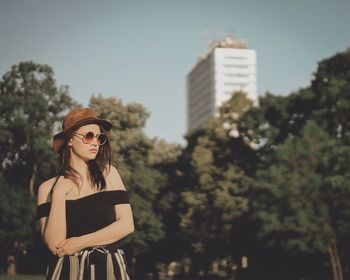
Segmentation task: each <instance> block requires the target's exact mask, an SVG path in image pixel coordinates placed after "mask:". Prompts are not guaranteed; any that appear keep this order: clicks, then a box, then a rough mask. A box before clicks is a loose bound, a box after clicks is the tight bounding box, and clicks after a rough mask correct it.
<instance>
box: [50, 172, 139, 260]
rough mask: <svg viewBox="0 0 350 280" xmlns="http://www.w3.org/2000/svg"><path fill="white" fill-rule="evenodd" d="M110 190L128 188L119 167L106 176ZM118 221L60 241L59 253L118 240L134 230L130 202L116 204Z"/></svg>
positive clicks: (71, 251)
mask: <svg viewBox="0 0 350 280" xmlns="http://www.w3.org/2000/svg"><path fill="white" fill-rule="evenodd" d="M106 183H107V186H109V187H108V190H126V189H125V186H124V184H123V182H122V180H121V178H120V175H119V173H118V171H117V169H116V168H115V167H114V166H112V167H111V170H110V172H109V174H108V176H106ZM114 207H115V213H116V221H115V222H114V223H112V224H110V225H108V226H106V227H104V228H102V229H99V230H97V231H95V232H92V233H89V234H85V235H82V236H79V237H73V238H68V239H66V240H64V241H62V242H60V243H59V244H58V245H57V247H59V248H58V255H59V256H63V255H69V254H73V253H74V252H76V251H77V250H80V249H82V248H86V247H92V246H98V245H106V244H110V243H113V242H116V241H118V240H120V239H122V238H124V237H125V236H127V235H128V234H130V233H132V232H133V231H134V220H133V215H132V209H131V206H130V204H118V205H115V206H114Z"/></svg>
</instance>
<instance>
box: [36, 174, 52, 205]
mask: <svg viewBox="0 0 350 280" xmlns="http://www.w3.org/2000/svg"><path fill="white" fill-rule="evenodd" d="M55 180H56V177H53V178H51V179H48V180H46V181H44V182H43V183H42V184H41V185H40V186H39V189H38V205H39V204H43V203H45V202H50V201H51V194H50V191H51V188H52V186H53V184H54V183H55Z"/></svg>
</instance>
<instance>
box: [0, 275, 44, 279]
mask: <svg viewBox="0 0 350 280" xmlns="http://www.w3.org/2000/svg"><path fill="white" fill-rule="evenodd" d="M0 280H45V277H44V276H42V275H27V274H18V275H15V276H8V275H5V274H0Z"/></svg>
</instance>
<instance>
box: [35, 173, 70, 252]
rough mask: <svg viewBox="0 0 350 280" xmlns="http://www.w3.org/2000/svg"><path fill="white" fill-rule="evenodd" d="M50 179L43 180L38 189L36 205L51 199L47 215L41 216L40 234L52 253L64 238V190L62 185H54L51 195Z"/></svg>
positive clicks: (65, 230)
mask: <svg viewBox="0 0 350 280" xmlns="http://www.w3.org/2000/svg"><path fill="white" fill-rule="evenodd" d="M52 183H53V181H52V180H48V181H46V182H44V183H43V184H42V185H41V186H40V187H39V190H38V205H39V204H42V203H45V202H48V200H51V210H50V214H49V216H48V217H47V218H46V217H44V218H41V219H40V223H41V235H42V239H43V241H44V243H45V244H46V245H47V247H48V248H49V249H50V251H51V252H52V253H53V254H56V245H57V244H58V243H59V242H61V241H62V240H64V239H65V238H66V234H67V228H66V198H65V195H66V190H65V188H64V187H58V188H57V186H58V185H57V184H56V185H55V186H54V189H53V191H52V197H51V198H50V190H51V187H52Z"/></svg>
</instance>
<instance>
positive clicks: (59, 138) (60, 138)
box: [52, 118, 112, 153]
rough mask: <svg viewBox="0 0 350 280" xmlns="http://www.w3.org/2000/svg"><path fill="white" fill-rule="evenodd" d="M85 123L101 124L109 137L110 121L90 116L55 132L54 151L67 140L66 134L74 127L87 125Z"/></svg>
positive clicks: (57, 150) (58, 149)
mask: <svg viewBox="0 0 350 280" xmlns="http://www.w3.org/2000/svg"><path fill="white" fill-rule="evenodd" d="M87 124H97V125H99V126H101V127H102V128H103V129H104V130H105V131H106V134H107V136H108V137H110V130H111V128H112V123H110V122H109V121H106V120H103V119H97V118H90V119H84V120H81V121H80V122H77V123H75V124H74V125H73V126H71V127H69V128H67V129H65V130H62V131H61V132H59V133H57V134H55V135H54V136H53V139H52V148H53V149H54V151H55V152H57V153H58V152H59V151H60V149H61V147H62V145H63V144H64V142H65V141H66V140H67V136H68V135H69V134H70V133H71V132H72V131H73V130H75V129H77V128H79V127H81V126H83V125H87Z"/></svg>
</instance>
